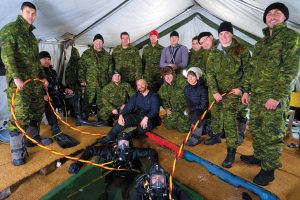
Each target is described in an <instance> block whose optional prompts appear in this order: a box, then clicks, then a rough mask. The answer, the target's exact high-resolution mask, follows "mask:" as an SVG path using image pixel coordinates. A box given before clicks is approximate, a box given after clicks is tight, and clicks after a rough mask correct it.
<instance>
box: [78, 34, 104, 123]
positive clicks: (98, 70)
mask: <svg viewBox="0 0 300 200" xmlns="http://www.w3.org/2000/svg"><path fill="white" fill-rule="evenodd" d="M103 44H104V39H103V37H102V35H101V34H96V35H95V37H94V39H93V46H92V47H91V48H89V49H87V50H85V51H84V52H83V54H82V56H81V58H80V61H79V70H78V79H79V82H80V84H81V86H82V87H85V101H86V102H85V103H84V104H83V105H84V106H83V108H82V110H83V114H84V115H85V117H84V118H86V119H87V118H88V116H89V113H90V110H91V108H92V105H93V104H94V103H96V105H97V107H98V113H97V117H98V119H99V118H100V116H99V109H101V107H102V105H101V104H102V102H101V91H102V88H103V87H104V86H105V85H106V84H107V83H108V74H109V69H110V55H109V53H108V52H107V51H106V50H105V49H104V48H103Z"/></svg>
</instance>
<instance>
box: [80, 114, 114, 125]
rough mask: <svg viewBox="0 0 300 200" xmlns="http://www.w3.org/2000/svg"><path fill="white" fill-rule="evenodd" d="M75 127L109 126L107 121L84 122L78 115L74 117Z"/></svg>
mask: <svg viewBox="0 0 300 200" xmlns="http://www.w3.org/2000/svg"><path fill="white" fill-rule="evenodd" d="M75 125H76V126H96V127H101V126H110V124H109V122H108V121H90V120H84V119H82V118H81V116H80V115H76V121H75Z"/></svg>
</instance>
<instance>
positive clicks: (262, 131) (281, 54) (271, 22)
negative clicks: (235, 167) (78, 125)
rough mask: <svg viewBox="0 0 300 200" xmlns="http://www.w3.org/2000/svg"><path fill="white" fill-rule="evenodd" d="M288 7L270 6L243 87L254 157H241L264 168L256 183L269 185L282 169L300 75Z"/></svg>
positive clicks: (299, 40) (297, 39)
mask: <svg viewBox="0 0 300 200" xmlns="http://www.w3.org/2000/svg"><path fill="white" fill-rule="evenodd" d="M288 17H289V10H288V8H287V7H286V6H285V5H284V4H282V3H273V4H271V5H269V6H268V7H267V8H266V10H265V13H264V17H263V19H264V22H265V23H266V24H267V26H268V27H266V28H264V29H263V33H264V37H263V38H262V39H261V40H260V41H259V42H257V44H256V45H255V47H254V50H253V56H252V59H251V62H250V63H251V65H252V66H253V70H252V71H251V72H252V73H249V74H247V77H246V79H245V84H244V94H243V97H242V102H243V104H248V101H249V92H251V97H250V109H251V110H250V111H251V117H250V123H249V126H250V132H251V134H252V136H253V148H254V155H251V156H245V155H242V156H241V160H242V161H243V162H246V163H249V164H257V165H260V166H261V170H260V172H259V173H258V174H257V175H256V176H255V177H254V179H253V182H254V183H256V184H259V185H263V186H264V185H268V184H269V182H271V181H273V180H274V170H275V169H276V168H278V167H280V166H281V162H280V159H279V157H280V155H281V151H282V148H283V144H284V141H283V138H284V134H285V119H286V111H287V109H288V108H289V107H288V106H289V97H290V93H291V91H292V90H293V88H294V85H295V81H296V79H297V77H298V76H299V58H300V54H299V52H300V49H299V44H300V37H299V33H297V32H295V31H294V30H291V29H289V28H287V25H286V23H285V21H286V20H287V19H288Z"/></svg>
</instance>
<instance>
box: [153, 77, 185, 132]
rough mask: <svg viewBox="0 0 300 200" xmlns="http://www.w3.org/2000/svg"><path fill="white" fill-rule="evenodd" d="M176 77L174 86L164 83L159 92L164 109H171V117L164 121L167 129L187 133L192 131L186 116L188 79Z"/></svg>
mask: <svg viewBox="0 0 300 200" xmlns="http://www.w3.org/2000/svg"><path fill="white" fill-rule="evenodd" d="M173 76H174V80H173V82H172V85H169V84H168V83H166V82H164V83H163V85H162V86H161V87H160V89H159V91H158V95H159V96H160V98H161V103H162V106H163V108H164V109H171V111H172V113H171V115H169V116H167V117H166V118H164V119H163V120H162V121H163V123H164V125H165V127H166V128H167V129H177V130H178V131H179V132H181V133H186V132H188V131H189V129H190V126H191V125H190V122H189V117H188V116H186V115H184V111H185V108H186V107H187V106H186V101H185V96H184V91H183V90H184V87H185V86H186V84H187V82H186V79H185V78H184V77H183V76H182V75H180V74H178V75H175V74H173Z"/></svg>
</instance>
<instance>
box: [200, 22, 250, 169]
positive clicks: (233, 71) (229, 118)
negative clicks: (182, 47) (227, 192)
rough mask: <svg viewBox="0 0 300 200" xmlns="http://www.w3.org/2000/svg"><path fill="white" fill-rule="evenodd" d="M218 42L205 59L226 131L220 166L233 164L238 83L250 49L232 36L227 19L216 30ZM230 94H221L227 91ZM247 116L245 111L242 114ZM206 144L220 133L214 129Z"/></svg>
mask: <svg viewBox="0 0 300 200" xmlns="http://www.w3.org/2000/svg"><path fill="white" fill-rule="evenodd" d="M218 33H219V43H218V44H217V45H216V46H215V47H213V48H212V50H211V52H210V54H209V57H208V61H207V85H208V88H209V91H210V94H212V97H213V98H214V100H215V101H216V103H217V104H220V106H221V118H220V119H219V121H220V122H221V124H223V129H224V131H225V133H226V144H227V156H226V158H225V160H224V161H223V163H222V166H223V167H226V168H230V167H232V164H233V162H234V161H235V154H236V149H237V147H238V134H239V132H238V126H237V117H238V116H239V115H240V113H242V112H241V111H242V110H243V109H245V106H244V105H242V104H241V102H240V97H241V95H242V91H241V87H242V85H241V83H242V81H243V78H244V77H245V76H244V72H245V71H247V70H248V68H247V67H248V62H249V59H250V52H249V50H248V48H247V47H246V46H244V45H242V44H241V43H239V42H238V41H237V40H236V39H235V38H233V28H232V25H231V23H230V22H223V23H221V24H220V26H219V29H218ZM230 90H231V91H232V94H230V95H228V96H226V97H224V98H223V97H222V96H221V95H222V94H223V93H225V92H227V91H230ZM244 114H245V115H246V113H244ZM212 129H213V133H212V136H211V138H210V139H208V140H207V141H205V144H215V143H220V142H221V140H220V135H219V134H218V133H217V132H214V127H212Z"/></svg>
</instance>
